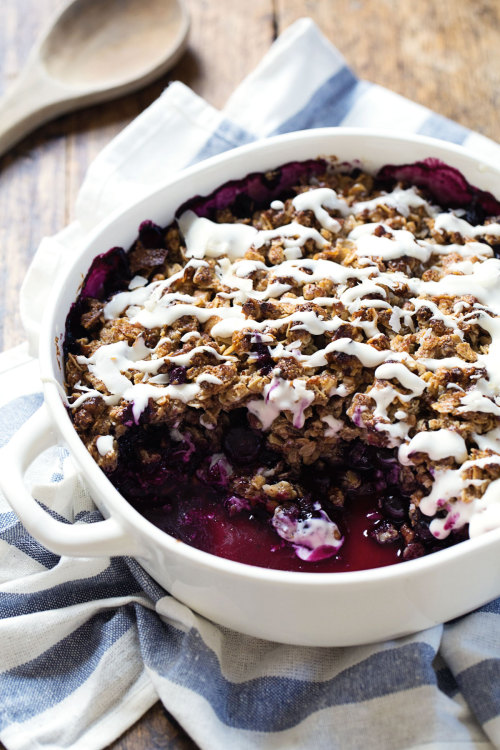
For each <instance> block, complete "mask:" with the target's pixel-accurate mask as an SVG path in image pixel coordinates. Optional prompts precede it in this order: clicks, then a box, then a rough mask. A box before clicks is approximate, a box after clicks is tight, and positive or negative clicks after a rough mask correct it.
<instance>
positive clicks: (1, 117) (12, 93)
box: [0, 65, 66, 156]
mask: <svg viewBox="0 0 500 750" xmlns="http://www.w3.org/2000/svg"><path fill="white" fill-rule="evenodd" d="M65 98H66V97H65V96H64V93H63V92H62V91H60V90H59V89H58V87H57V86H54V85H53V84H52V83H51V82H50V80H48V79H47V78H46V77H44V76H43V75H42V74H40V73H39V71H38V70H37V67H36V65H35V66H30V67H29V68H27V69H25V71H24V73H23V74H22V75H21V77H20V78H19V79H18V80H17V81H16V82H15V83H14V84H13V86H12V87H11V88H10V89H9V91H8V92H7V93H6V94H5V95H4V96H3V97H2V98H1V99H0V156H1V155H2V154H4V153H5V152H6V151H7V150H8V149H9V148H10V147H11V146H13V145H14V144H16V143H17V142H18V141H20V140H21V138H23V137H24V136H25V135H27V134H28V133H30V132H31V131H32V130H34V129H35V128H37V127H38V126H39V125H41V124H42V123H44V122H47V121H48V120H50V119H51V118H52V117H55V116H56V115H57V114H60V112H61V111H62V110H63V106H62V103H63V100H64V99H65Z"/></svg>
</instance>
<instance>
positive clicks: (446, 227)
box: [434, 212, 500, 237]
mask: <svg viewBox="0 0 500 750" xmlns="http://www.w3.org/2000/svg"><path fill="white" fill-rule="evenodd" d="M434 229H436V230H437V231H438V232H441V231H445V232H450V233H453V232H458V233H459V234H461V235H462V237H487V236H490V237H500V224H479V225H478V226H475V227H474V226H472V224H469V222H468V221H465V219H460V218H459V217H458V216H456V214H454V213H451V212H450V213H442V214H438V216H436V218H435V219H434Z"/></svg>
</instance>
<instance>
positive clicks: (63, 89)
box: [0, 0, 189, 154]
mask: <svg viewBox="0 0 500 750" xmlns="http://www.w3.org/2000/svg"><path fill="white" fill-rule="evenodd" d="M188 30H189V15H188V12H187V9H186V7H185V5H184V2H183V0H73V1H72V2H71V3H70V4H69V5H67V6H66V7H65V8H64V9H63V10H62V11H60V12H59V13H58V15H57V16H56V17H55V18H54V19H53V20H52V23H51V24H50V25H49V28H48V29H47V30H46V31H45V33H43V34H42V35H41V37H40V38H39V39H38V41H37V42H36V44H35V46H34V48H33V49H32V51H31V53H30V55H29V58H28V60H27V62H26V65H25V67H24V68H23V70H22V72H21V75H20V76H19V78H18V79H17V81H16V82H15V83H14V84H13V86H12V87H11V89H10V90H9V91H8V92H7V94H6V95H5V96H4V97H3V99H1V100H0V154H2V153H4V152H5V151H6V150H7V149H8V148H10V147H11V146H12V145H14V143H16V142H17V141H19V140H20V139H21V138H22V137H23V136H25V135H26V134H27V133H29V132H30V131H31V130H34V129H35V128H36V127H38V125H41V124H42V123H44V122H47V121H48V120H51V119H52V118H53V117H56V116H57V115H60V114H62V113H64V112H69V111H71V110H73V109H78V108H80V107H84V106H87V105H89V104H95V103H96V102H100V101H104V100H106V99H112V98H113V97H117V96H121V95H123V94H127V93H129V92H130V91H134V90H135V89H138V88H140V87H141V86H145V85H146V84H147V83H150V82H151V81H153V80H154V79H155V78H157V77H158V76H160V75H161V74H162V73H164V72H166V71H167V70H168V68H170V67H171V66H173V65H174V63H175V62H176V61H177V60H178V59H179V57H180V56H181V54H182V53H183V51H184V50H185V48H186V43H187V35H188Z"/></svg>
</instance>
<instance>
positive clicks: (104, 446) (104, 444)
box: [95, 435, 113, 456]
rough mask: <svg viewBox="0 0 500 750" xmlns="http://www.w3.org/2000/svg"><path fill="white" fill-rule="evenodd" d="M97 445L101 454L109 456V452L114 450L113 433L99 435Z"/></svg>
mask: <svg viewBox="0 0 500 750" xmlns="http://www.w3.org/2000/svg"><path fill="white" fill-rule="evenodd" d="M95 447H96V448H97V451H98V453H99V455H100V456H107V455H108V453H112V452H113V436H112V435H99V437H98V438H97V440H96V441H95Z"/></svg>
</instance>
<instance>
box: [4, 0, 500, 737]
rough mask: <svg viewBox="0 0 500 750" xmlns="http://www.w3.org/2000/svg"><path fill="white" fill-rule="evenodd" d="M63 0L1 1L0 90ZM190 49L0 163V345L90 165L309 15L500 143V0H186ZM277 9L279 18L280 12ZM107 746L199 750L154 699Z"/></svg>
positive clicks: (14, 336) (249, 61)
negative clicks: (139, 121) (44, 243)
mask: <svg viewBox="0 0 500 750" xmlns="http://www.w3.org/2000/svg"><path fill="white" fill-rule="evenodd" d="M59 5H60V0H2V24H1V25H0V91H2V90H4V89H5V88H6V86H7V85H8V83H9V82H10V81H12V80H13V78H14V77H15V76H16V75H17V73H18V72H19V70H20V67H21V65H22V62H23V61H24V59H25V58H26V56H27V54H28V50H29V48H30V46H31V44H32V43H33V40H34V39H35V36H36V34H37V33H38V31H39V29H40V28H41V27H42V26H43V25H44V23H45V22H46V20H47V18H48V17H49V16H50V14H51V13H52V12H53V11H54V9H55V8H56V7H58V6H59ZM188 5H189V9H190V11H191V14H192V31H191V37H190V48H189V51H188V53H187V54H186V55H185V56H184V58H183V59H182V60H181V61H180V63H179V64H178V65H177V67H176V68H175V69H174V70H173V71H172V72H171V74H170V75H168V76H165V77H164V78H162V79H161V80H160V81H158V82H157V83H155V84H152V85H151V86H149V87H148V88H146V89H144V90H143V91H141V92H139V93H137V94H134V95H131V96H129V97H126V98H122V99H119V100H117V101H115V102H112V103H108V104H102V105H99V106H98V107H93V108H91V109H88V110H83V111H81V112H78V113H74V114H71V115H67V116H65V117H62V118H60V119H59V120H56V121H55V122H53V123H51V124H49V125H47V126H45V127H43V128H40V129H39V130H38V131H37V132H36V133H35V134H33V135H32V136H30V137H29V138H26V139H25V140H24V141H23V142H22V143H21V144H19V146H18V147H16V148H15V149H13V150H12V152H11V153H10V154H9V155H7V156H6V157H4V158H3V159H2V160H0V346H1V347H2V348H6V347H9V346H12V345H14V344H16V343H19V342H20V341H21V340H23V338H24V335H23V333H22V331H21V329H20V323H19V317H18V314H17V307H18V292H19V286H20V283H21V280H22V277H23V276H24V273H25V270H26V268H27V265H28V263H29V260H30V258H31V257H32V254H33V252H34V251H35V249H36V247H37V245H38V242H39V240H40V238H41V237H42V236H43V235H47V234H53V233H54V232H56V231H58V230H59V229H61V228H62V227H63V226H64V224H65V223H67V222H68V221H69V220H71V218H72V217H73V216H74V208H73V206H74V200H75V197H76V194H77V191H78V189H79V186H80V184H81V181H82V179H83V176H84V174H85V172H86V170H87V168H88V165H89V163H90V162H91V160H92V159H93V158H94V157H95V156H96V155H97V153H98V152H99V151H100V150H101V148H102V147H103V146H104V145H105V144H106V143H107V142H109V140H110V139H111V138H112V137H113V136H114V135H115V134H116V133H118V132H119V131H120V130H121V129H122V128H123V127H124V126H125V125H126V124H127V123H128V122H130V121H131V120H132V119H133V118H134V117H135V116H136V115H137V114H138V113H139V112H141V111H142V110H143V109H144V108H145V107H146V106H147V105H148V104H149V103H150V102H152V101H153V100H154V99H155V98H156V97H157V96H158V95H159V94H160V93H161V91H162V89H163V88H164V86H165V85H167V84H168V82H169V81H170V80H173V79H176V78H178V79H180V80H182V81H184V82H185V83H186V84H187V85H189V86H191V87H192V88H193V90H194V91H195V92H196V93H198V94H200V95H201V96H204V97H205V98H207V99H208V101H210V102H211V103H212V104H213V105H215V106H222V105H223V104H224V102H225V101H226V99H227V97H228V96H229V95H230V93H231V92H232V90H233V89H234V87H235V86H236V85H237V84H238V82H239V81H240V80H241V79H242V78H243V77H244V76H245V75H246V74H247V73H249V72H250V71H251V70H252V69H253V68H254V67H255V65H256V64H257V63H258V61H259V60H260V59H261V57H262V55H263V54H264V53H265V51H266V50H267V49H268V47H269V44H270V42H271V41H272V38H273V34H274V32H275V28H277V29H278V30H279V31H281V30H283V29H284V28H286V27H287V26H288V25H289V24H290V23H292V21H294V20H295V19H296V18H299V17H301V16H304V15H309V16H311V17H312V18H314V20H316V21H317V22H318V24H319V25H320V26H321V28H322V29H323V31H324V32H325V33H326V35H327V36H328V37H329V38H330V39H331V41H332V42H333V43H334V44H336V46H338V48H339V49H340V50H341V52H342V53H343V54H344V56H345V57H346V60H347V61H348V63H349V64H350V65H351V66H352V67H353V68H354V69H355V71H356V72H357V73H358V75H360V76H362V77H364V78H367V79H369V80H372V81H375V82H377V83H379V84H381V85H385V86H387V87H389V88H392V89H393V90H395V91H397V92H399V93H401V94H403V95H405V96H407V97H409V98H411V99H414V100H415V101H419V102H421V103H422V104H425V105H427V106H429V107H432V108H433V109H434V110H436V111H438V112H440V113H441V114H444V115H446V116H448V117H451V118H453V119H457V120H458V121H459V122H461V123H462V124H463V125H466V126H468V127H471V128H474V129H477V130H479V131H480V132H483V133H484V134H486V135H489V136H490V137H492V138H495V139H497V140H500V123H499V120H498V116H497V112H498V108H499V104H500V101H499V99H500V64H499V63H500V48H499V45H498V34H499V31H500V6H499V4H498V2H497V0H441V2H440V3H436V2H435V0H420V2H418V3H407V2H402V1H401V0H254V1H253V2H252V3H249V2H248V0H217V2H213V0H188ZM273 8H274V14H273ZM111 748H112V750H143V749H144V750H146V749H147V750H149V749H150V748H167V749H168V750H194V749H195V748H196V745H195V744H194V743H193V742H192V740H190V739H189V737H188V736H187V735H186V734H185V732H184V731H183V730H182V729H181V728H180V727H179V726H178V725H177V723H176V722H175V721H174V720H173V719H172V717H170V716H169V715H168V714H167V712H166V711H165V709H164V708H163V706H161V704H156V705H155V706H153V708H151V709H150V711H149V712H148V713H147V714H146V715H145V716H144V717H143V718H142V719H141V720H140V721H139V722H137V723H136V724H135V725H134V726H133V727H131V728H130V729H129V730H128V731H127V732H126V733H125V734H124V735H123V737H121V738H120V739H119V740H118V741H117V742H115V743H113V744H112V745H111Z"/></svg>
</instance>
